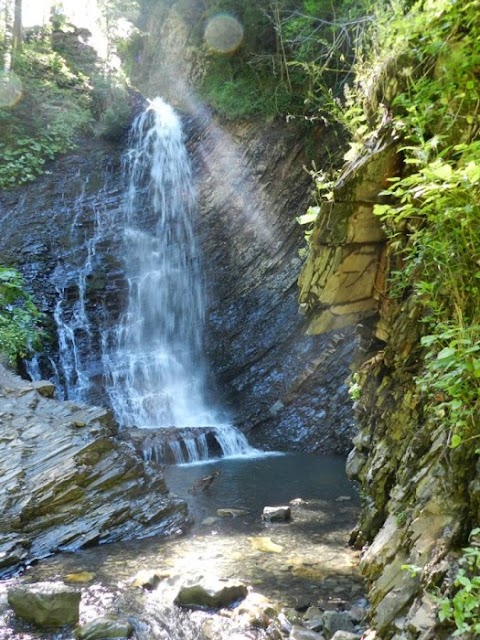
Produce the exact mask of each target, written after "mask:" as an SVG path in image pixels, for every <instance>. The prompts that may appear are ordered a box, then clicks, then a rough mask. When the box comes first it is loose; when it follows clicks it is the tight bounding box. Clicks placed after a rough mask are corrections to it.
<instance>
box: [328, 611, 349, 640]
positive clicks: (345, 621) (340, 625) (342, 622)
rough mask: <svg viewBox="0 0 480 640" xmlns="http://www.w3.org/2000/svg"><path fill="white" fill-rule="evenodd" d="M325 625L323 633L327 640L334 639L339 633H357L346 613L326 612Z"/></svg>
mask: <svg viewBox="0 0 480 640" xmlns="http://www.w3.org/2000/svg"><path fill="white" fill-rule="evenodd" d="M323 625H324V631H323V632H324V634H325V637H326V639H327V640H329V639H330V638H332V637H333V635H334V634H335V633H336V632H337V631H349V632H351V633H354V632H355V627H354V626H353V623H352V621H351V620H350V616H349V615H348V613H347V612H346V611H325V613H324V614H323Z"/></svg>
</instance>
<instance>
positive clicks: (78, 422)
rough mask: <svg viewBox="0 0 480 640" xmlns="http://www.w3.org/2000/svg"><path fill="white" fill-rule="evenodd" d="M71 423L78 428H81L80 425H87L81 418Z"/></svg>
mask: <svg viewBox="0 0 480 640" xmlns="http://www.w3.org/2000/svg"><path fill="white" fill-rule="evenodd" d="M73 425H74V426H75V427H78V428H79V429H80V428H82V427H86V426H87V423H86V422H84V421H83V420H75V421H74V423H73Z"/></svg>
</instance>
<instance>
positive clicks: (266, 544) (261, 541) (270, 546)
mask: <svg viewBox="0 0 480 640" xmlns="http://www.w3.org/2000/svg"><path fill="white" fill-rule="evenodd" d="M250 543H251V545H252V547H253V548H254V549H256V550H257V551H262V552H263V553H281V552H282V551H283V547H282V546H281V545H280V544H277V543H276V542H273V540H272V539H271V538H268V537H267V536H257V537H255V538H250Z"/></svg>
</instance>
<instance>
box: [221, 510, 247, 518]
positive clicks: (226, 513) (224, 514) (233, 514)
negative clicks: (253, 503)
mask: <svg viewBox="0 0 480 640" xmlns="http://www.w3.org/2000/svg"><path fill="white" fill-rule="evenodd" d="M246 513H248V511H246V510H245V509H217V516H219V517H220V518H237V517H238V516H244V515H245V514H246Z"/></svg>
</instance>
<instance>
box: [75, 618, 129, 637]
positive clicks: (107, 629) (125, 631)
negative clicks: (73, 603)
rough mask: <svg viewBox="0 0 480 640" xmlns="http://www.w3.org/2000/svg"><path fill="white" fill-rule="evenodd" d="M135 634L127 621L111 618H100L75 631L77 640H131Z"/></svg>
mask: <svg viewBox="0 0 480 640" xmlns="http://www.w3.org/2000/svg"><path fill="white" fill-rule="evenodd" d="M132 633H133V629H132V625H131V624H130V623H129V622H128V621H127V620H117V619H115V618H113V617H110V616H105V617H103V618H98V619H97V620H93V621H92V622H87V624H84V625H82V626H81V627H80V628H79V629H77V630H76V631H75V638H76V639H77V640H107V639H109V638H112V639H115V640H119V639H120V638H130V636H131V635H132Z"/></svg>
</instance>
